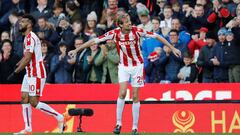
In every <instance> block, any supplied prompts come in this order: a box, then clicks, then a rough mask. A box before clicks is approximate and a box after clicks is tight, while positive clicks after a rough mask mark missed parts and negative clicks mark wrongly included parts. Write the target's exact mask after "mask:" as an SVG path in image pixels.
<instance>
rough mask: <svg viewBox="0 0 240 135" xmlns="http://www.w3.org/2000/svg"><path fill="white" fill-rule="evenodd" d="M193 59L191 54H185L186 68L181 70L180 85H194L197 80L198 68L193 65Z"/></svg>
mask: <svg viewBox="0 0 240 135" xmlns="http://www.w3.org/2000/svg"><path fill="white" fill-rule="evenodd" d="M192 61H193V57H192V54H191V53H190V52H188V51H187V52H185V53H183V62H184V66H183V67H182V68H181V69H180V71H179V73H178V75H177V77H178V79H179V80H180V81H179V82H180V83H193V82H195V80H196V78H197V74H198V71H197V67H196V65H195V63H192Z"/></svg>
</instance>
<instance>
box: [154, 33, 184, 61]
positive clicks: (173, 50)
mask: <svg viewBox="0 0 240 135" xmlns="http://www.w3.org/2000/svg"><path fill="white" fill-rule="evenodd" d="M156 39H158V40H159V41H160V42H162V43H163V44H164V45H166V46H168V47H169V48H170V49H171V50H172V52H173V54H174V55H176V56H177V57H181V51H180V50H178V49H177V48H175V47H174V46H173V45H171V44H170V43H169V42H168V41H167V40H166V39H165V38H163V37H161V36H159V35H156Z"/></svg>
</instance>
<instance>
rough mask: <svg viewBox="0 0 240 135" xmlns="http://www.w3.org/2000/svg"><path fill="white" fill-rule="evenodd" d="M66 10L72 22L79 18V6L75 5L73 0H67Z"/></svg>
mask: <svg viewBox="0 0 240 135" xmlns="http://www.w3.org/2000/svg"><path fill="white" fill-rule="evenodd" d="M65 8H66V11H67V13H68V15H69V21H70V23H71V24H72V23H73V22H74V21H76V20H81V19H82V17H81V14H80V12H79V8H78V7H77V5H76V4H75V3H74V0H69V1H67V3H66V7H65Z"/></svg>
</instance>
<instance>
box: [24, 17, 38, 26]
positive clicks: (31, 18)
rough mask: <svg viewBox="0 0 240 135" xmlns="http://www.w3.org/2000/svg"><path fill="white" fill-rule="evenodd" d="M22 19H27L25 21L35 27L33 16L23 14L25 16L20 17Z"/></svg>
mask: <svg viewBox="0 0 240 135" xmlns="http://www.w3.org/2000/svg"><path fill="white" fill-rule="evenodd" d="M22 18H27V19H29V20H30V21H31V23H32V27H34V26H35V24H36V20H35V19H34V17H33V16H31V15H29V14H25V15H23V16H22Z"/></svg>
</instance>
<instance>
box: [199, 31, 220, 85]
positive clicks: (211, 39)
mask: <svg viewBox="0 0 240 135" xmlns="http://www.w3.org/2000/svg"><path fill="white" fill-rule="evenodd" d="M206 42H207V45H206V46H203V47H202V48H201V50H200V53H199V57H198V59H197V65H198V66H199V67H201V68H202V69H201V70H202V73H203V74H202V82H204V83H212V82H213V66H212V65H211V64H210V63H209V57H210V53H211V51H212V48H213V46H215V45H216V40H215V36H214V35H213V34H212V32H211V33H210V32H208V33H207V36H206Z"/></svg>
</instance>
